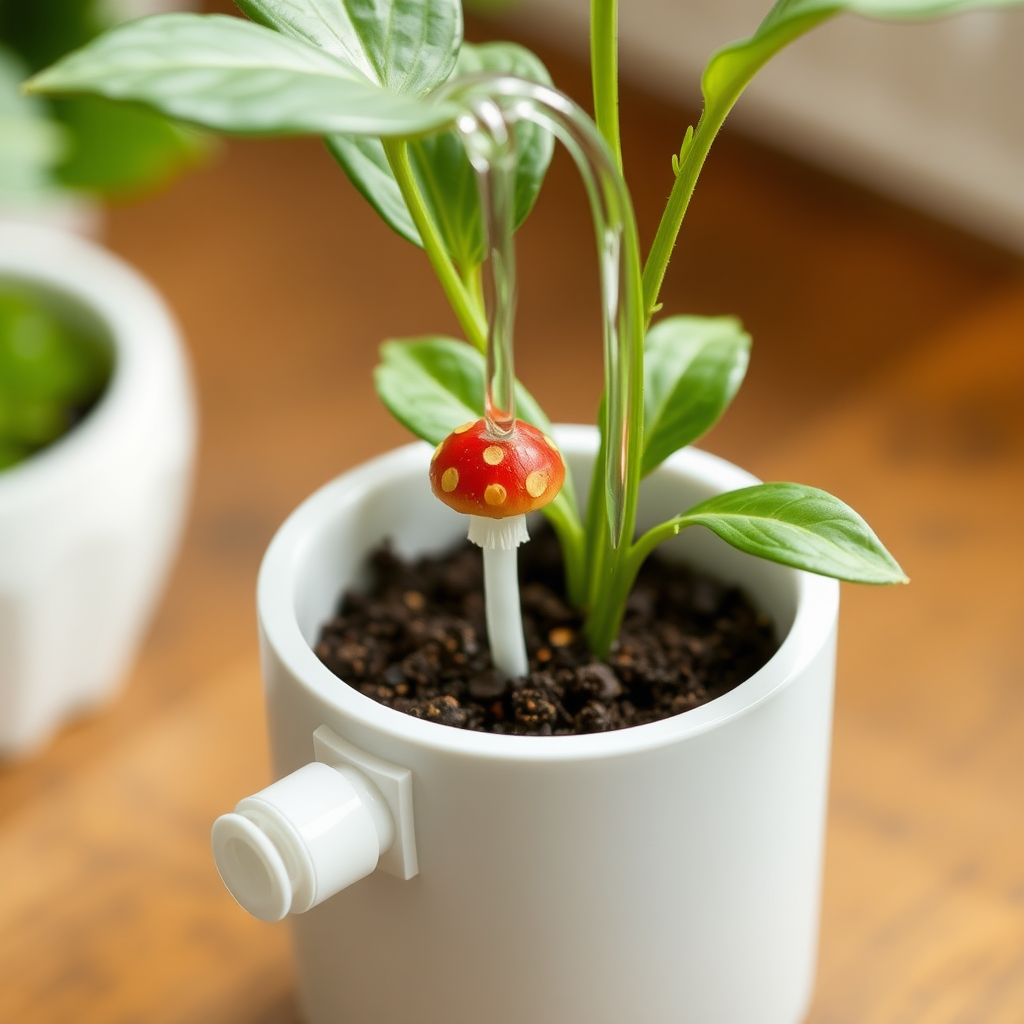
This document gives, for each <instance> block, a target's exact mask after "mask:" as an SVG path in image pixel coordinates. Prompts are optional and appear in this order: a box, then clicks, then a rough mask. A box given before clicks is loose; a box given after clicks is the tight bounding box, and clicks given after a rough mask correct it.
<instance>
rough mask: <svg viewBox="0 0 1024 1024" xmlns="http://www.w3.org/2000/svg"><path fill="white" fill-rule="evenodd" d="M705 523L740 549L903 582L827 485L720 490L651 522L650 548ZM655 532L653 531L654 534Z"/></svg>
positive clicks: (867, 578)
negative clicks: (822, 487)
mask: <svg viewBox="0 0 1024 1024" xmlns="http://www.w3.org/2000/svg"><path fill="white" fill-rule="evenodd" d="M696 525H699V526H706V527H707V528H708V529H709V530H713V531H714V532H715V533H717V534H718V536H719V537H721V538H722V540H724V541H727V542H728V543H729V544H731V545H732V546H733V547H735V548H739V549H740V551H746V552H748V553H749V554H751V555H757V556H759V557H760V558H767V559H770V560H771V561H773V562H781V563H782V564H783V565H792V566H794V567H795V568H797V569H807V570H808V571H810V572H816V573H820V574H821V575H822V576H834V577H835V578H836V579H840V580H850V581H852V582H854V583H906V582H908V581H907V577H906V576H905V575H904V573H903V570H902V569H901V568H900V567H899V565H898V564H897V563H896V561H895V559H894V558H893V557H892V555H890V554H889V552H888V551H886V550H885V548H884V547H883V546H882V543H881V541H879V539H878V538H877V537H876V536H875V534H874V532H873V531H872V529H871V527H870V526H868V524H867V523H866V522H864V520H863V519H862V518H861V517H860V516H859V515H857V513H856V512H854V511H853V509H852V508H850V507H849V506H848V505H845V504H843V502H841V501H840V500H839V499H838V498H835V497H833V496H832V495H831V494H828V493H827V492H826V491H821V490H818V489H817V488H815V487H806V486H804V485H803V484H791V483H773V484H756V485H754V486H753V487H743V488H741V489H740V490H738V491H730V492H728V493H727V494H719V495H717V496H716V497H714V498H709V499H708V500H707V501H703V502H701V503H700V504H699V505H695V506H694V507H693V508H691V509H690V510H689V511H688V512H686V513H684V514H683V515H681V516H677V517H676V518H675V519H672V520H670V521H669V522H668V523H664V524H662V525H661V526H659V527H655V528H654V530H652V531H650V535H649V536H650V540H648V539H647V538H646V537H645V538H642V539H641V541H640V544H639V545H638V546H643V547H645V548H648V549H649V547H651V546H653V543H656V542H658V541H660V540H663V539H665V537H667V536H669V535H671V534H673V533H678V532H679V530H680V529H682V528H683V527H686V526H696ZM655 535H656V536H655Z"/></svg>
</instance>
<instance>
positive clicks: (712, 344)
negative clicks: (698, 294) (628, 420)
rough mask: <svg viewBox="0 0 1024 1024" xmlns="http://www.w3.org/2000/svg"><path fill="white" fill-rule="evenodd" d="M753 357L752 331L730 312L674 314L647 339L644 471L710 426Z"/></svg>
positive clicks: (694, 439) (690, 442)
mask: <svg viewBox="0 0 1024 1024" xmlns="http://www.w3.org/2000/svg"><path fill="white" fill-rule="evenodd" d="M749 357H750V335H749V334H747V333H746V332H745V331H744V330H743V327H742V326H741V324H740V322H739V321H738V320H735V319H733V318H732V317H724V316H723V317H699V316H674V317H670V318H669V319H667V320H662V321H661V322H660V323H658V324H656V325H655V326H654V327H652V328H651V330H650V331H649V332H648V333H647V337H646V339H645V340H644V453H643V461H642V462H641V470H640V472H641V475H643V476H646V475H647V474H648V473H650V472H651V470H653V469H654V468H655V467H656V466H658V465H660V464H661V463H662V462H663V461H664V460H665V459H667V458H668V457H669V456H670V455H671V454H672V453H673V452H675V451H678V450H679V449H680V448H683V447H684V446H686V445H688V444H692V443H693V442H694V441H696V440H697V439H698V438H699V437H700V436H701V435H702V434H704V433H705V432H706V431H708V430H710V429H711V427H712V426H714V424H715V423H716V422H717V421H718V419H719V417H720V416H721V415H722V413H723V412H724V411H725V409H726V407H727V406H728V405H729V403H730V402H731V401H732V399H733V396H734V395H735V394H736V391H737V390H738V388H739V386H740V384H741V383H742V382H743V376H744V374H745V373H746V371H747V361H748V359H749Z"/></svg>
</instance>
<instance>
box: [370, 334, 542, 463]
mask: <svg viewBox="0 0 1024 1024" xmlns="http://www.w3.org/2000/svg"><path fill="white" fill-rule="evenodd" d="M380 354H381V362H380V363H379V364H378V365H377V368H376V370H375V371H374V381H375V383H376V385H377V393H378V394H379V395H380V397H381V400H382V401H383V402H384V404H385V405H386V406H387V407H388V409H389V410H390V411H391V415H392V416H394V417H395V419H396V420H398V422H399V423H401V424H402V425H403V426H404V427H406V428H408V429H409V430H411V431H412V432H413V433H414V434H415V435H416V436H417V437H421V438H423V440H424V441H429V442H430V443H431V444H440V443H441V441H443V440H444V439H445V438H446V437H447V436H448V435H449V434H450V433H451V432H452V431H453V430H454V429H455V428H456V427H457V426H459V425H460V424H461V423H467V422H469V421H471V420H478V419H480V417H481V416H483V414H484V376H485V373H486V364H485V361H484V357H483V355H482V354H481V353H480V352H478V351H477V350H476V349H475V348H472V347H471V346H469V345H467V344H466V343H465V342H463V341H456V340H455V339H454V338H443V337H437V336H431V337H424V338H413V339H411V340H409V341H385V342H384V344H382V345H381V347H380ZM516 415H518V416H519V418H520V419H524V420H526V422H527V423H532V424H533V425H534V426H535V427H538V428H539V429H540V430H543V431H544V432H545V433H550V432H551V422H550V421H549V420H548V418H547V416H545V415H544V411H543V410H542V409H541V407H540V406H539V405H538V404H537V402H536V400H535V399H534V398H533V396H532V395H531V394H530V393H529V392H528V391H527V390H526V388H524V387H523V386H522V384H519V383H517V384H516Z"/></svg>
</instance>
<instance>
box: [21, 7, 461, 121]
mask: <svg viewBox="0 0 1024 1024" xmlns="http://www.w3.org/2000/svg"><path fill="white" fill-rule="evenodd" d="M28 89H29V91H31V92H36V93H46V94H52V95H65V94H78V95H92V96H104V97H106V98H108V99H116V100H131V101H134V102H138V103H142V104H145V105H147V106H151V107H154V108H156V109H157V110H159V111H161V112H162V113H164V114H166V115H168V116H170V117H174V118H178V119H179V120H182V121H190V122H192V123H194V124H198V125H201V126H202V127H204V128H212V129H214V130H216V131H224V132H238V133H248V134H271V133H272V134H301V133H309V134H315V135H327V134H330V133H333V132H348V133H353V134H370V135H382V136H391V135H408V134H412V133H415V132H419V131H425V130H428V129H430V128H433V127H436V126H439V125H441V124H444V123H445V122H446V121H447V120H449V119H450V117H451V114H452V111H451V110H450V109H449V108H448V107H446V106H444V105H442V104H437V103H431V102H429V101H426V100H420V99H417V98H415V97H411V96H399V95H396V94H394V93H391V92H388V91H387V90H385V89H383V88H381V87H380V86H379V85H376V84H375V83H373V82H371V81H370V80H369V79H368V78H367V77H366V75H365V74H363V72H362V71H361V70H359V69H358V68H357V67H356V66H354V65H353V64H351V63H347V62H345V61H343V60H341V59H340V58H338V57H336V56H334V55H332V54H329V53H326V52H324V51H323V50H318V49H316V48H315V47H314V46H312V45H310V44H309V43H306V42H304V41H302V40H300V39H295V38H290V37H287V36H284V35H281V34H280V33H277V32H274V31H272V30H270V29H267V28H265V27H263V26H261V25H255V24H252V23H251V22H247V21H243V20H242V19H241V18H232V17H227V16H225V15H216V14H210V15H198V14H163V15H156V16H154V17H152V18H141V19H139V20H138V21H132V22H129V23H127V24H126V25H123V26H120V27H119V28H115V29H113V30H112V31H110V32H108V33H107V34H106V35H103V36H100V37H99V38H98V39H96V40H95V41H94V42H92V43H90V44H89V45H88V46H86V47H84V48H83V49H81V50H77V51H75V52H74V53H71V54H69V55H68V56H67V57H65V58H63V59H62V60H60V61H58V62H57V63H56V64H54V65H53V66H52V67H50V68H48V69H47V70H46V71H43V72H41V73H40V74H38V75H36V76H35V77H34V78H32V79H30V81H29V83H28Z"/></svg>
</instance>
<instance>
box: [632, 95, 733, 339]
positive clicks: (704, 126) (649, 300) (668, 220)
mask: <svg viewBox="0 0 1024 1024" xmlns="http://www.w3.org/2000/svg"><path fill="white" fill-rule="evenodd" d="M726 112H727V111H726ZM724 120H725V114H723V115H722V117H721V118H718V119H716V120H715V121H714V122H712V121H709V120H708V115H707V111H705V112H704V113H703V114H702V115H701V118H700V121H698V123H697V130H696V131H695V132H694V133H693V136H692V138H691V139H690V144H689V146H687V147H686V150H685V152H684V153H683V155H682V159H681V160H680V161H679V173H678V174H677V175H676V180H675V182H674V183H673V185H672V191H671V193H670V194H669V197H668V202H667V203H666V204H665V211H664V213H662V215H661V222H660V223H659V224H658V233H657V234H656V235H655V236H654V242H653V244H652V245H651V251H650V253H649V254H648V256H647V263H646V264H645V265H644V274H643V287H644V303H643V305H644V320H645V322H646V323H647V324H650V322H651V317H652V316H653V315H654V311H655V307H656V306H657V304H658V295H659V294H660V292H661V285H662V282H663V281H664V280H665V271H666V270H667V269H668V263H669V260H670V259H671V258H672V250H673V249H674V248H675V244H676V238H677V237H678V236H679V229H680V227H682V223H683V217H685V216H686V209H687V207H688V206H689V205H690V198H691V197H692V196H693V190H694V188H695V187H696V185H697V178H698V177H699V176H700V172H701V168H703V166H704V160H705V159H706V158H707V155H708V151H709V150H710V149H711V143H712V142H714V141H715V136H716V135H717V134H718V129H719V128H721V126H722V122H723V121H724Z"/></svg>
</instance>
